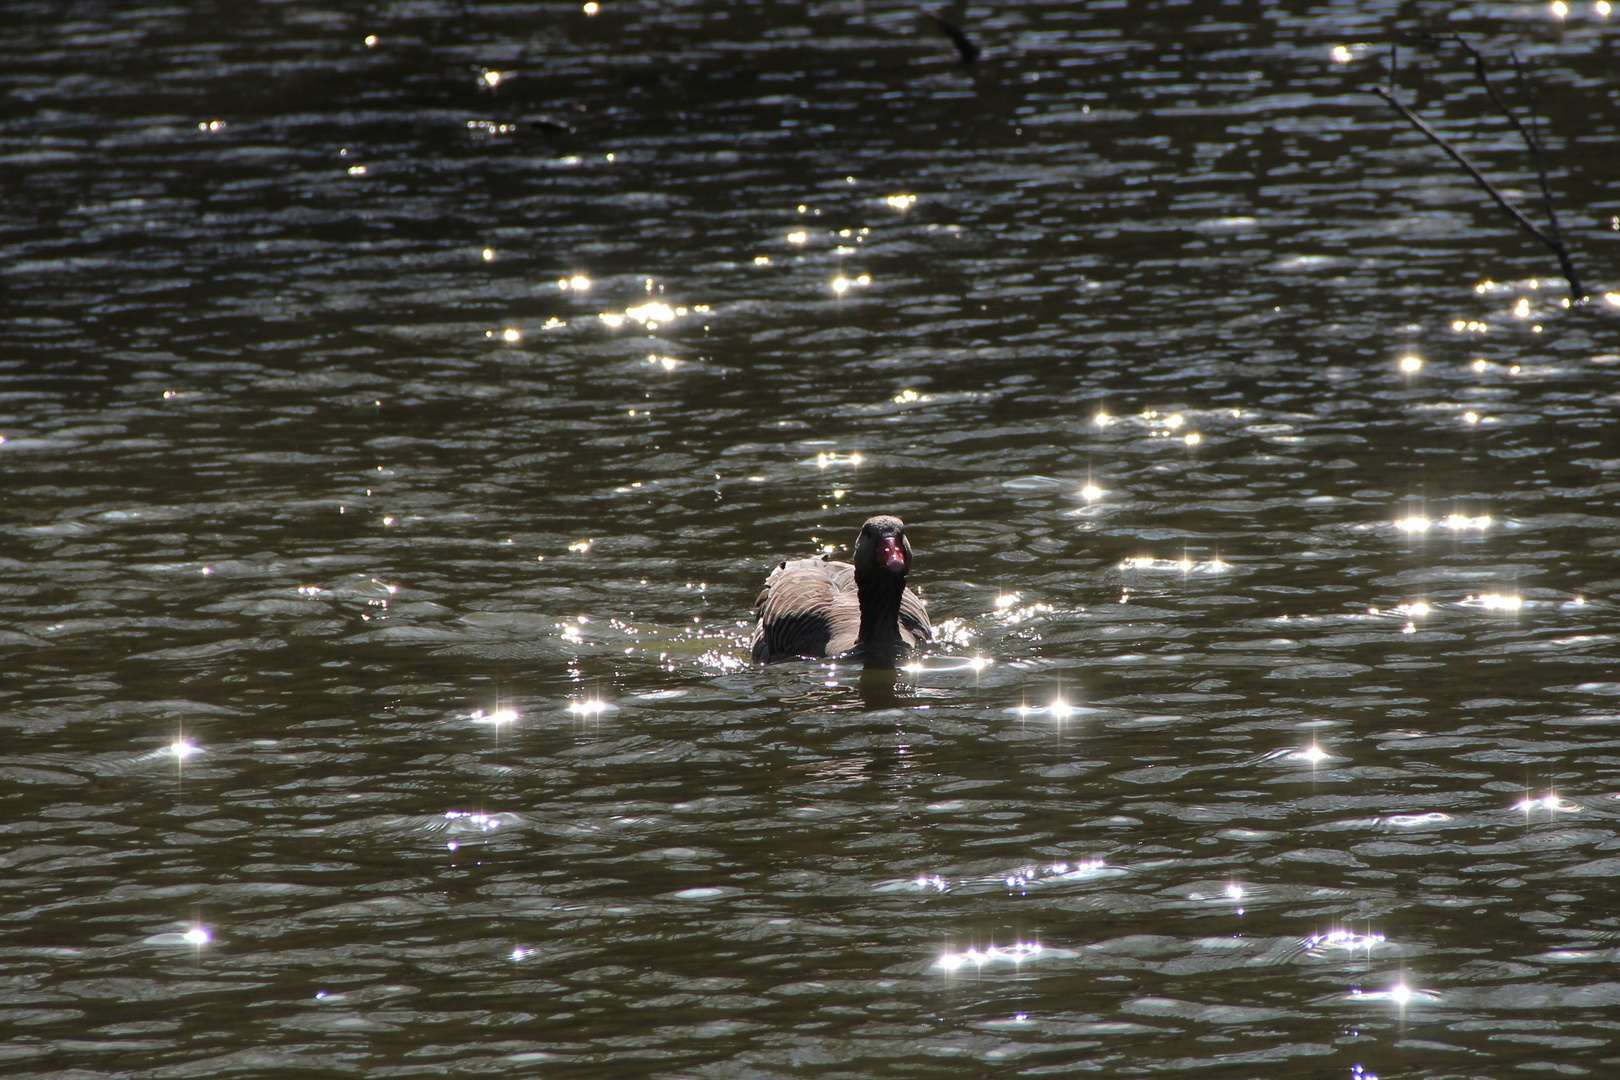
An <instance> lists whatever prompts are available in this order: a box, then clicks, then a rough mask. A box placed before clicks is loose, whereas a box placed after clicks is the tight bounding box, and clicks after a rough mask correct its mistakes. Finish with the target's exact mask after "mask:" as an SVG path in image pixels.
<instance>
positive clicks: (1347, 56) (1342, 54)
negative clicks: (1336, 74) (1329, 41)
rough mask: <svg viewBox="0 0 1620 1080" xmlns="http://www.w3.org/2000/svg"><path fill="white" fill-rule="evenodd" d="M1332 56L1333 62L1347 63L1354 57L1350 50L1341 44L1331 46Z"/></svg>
mask: <svg viewBox="0 0 1620 1080" xmlns="http://www.w3.org/2000/svg"><path fill="white" fill-rule="evenodd" d="M1332 56H1333V62H1334V63H1335V64H1348V63H1349V62H1350V61H1351V60H1353V59H1355V56H1354V55H1353V54H1352V53H1351V52H1350V50H1349V49H1347V48H1345V47H1344V46H1343V45H1335V46H1333V53H1332Z"/></svg>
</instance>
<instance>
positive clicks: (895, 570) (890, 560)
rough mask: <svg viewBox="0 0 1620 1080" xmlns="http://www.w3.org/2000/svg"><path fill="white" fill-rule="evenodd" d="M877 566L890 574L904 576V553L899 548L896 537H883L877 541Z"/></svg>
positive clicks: (898, 541) (903, 550)
mask: <svg viewBox="0 0 1620 1080" xmlns="http://www.w3.org/2000/svg"><path fill="white" fill-rule="evenodd" d="M877 557H878V565H879V566H881V567H883V569H885V570H887V571H888V572H889V573H891V574H904V573H905V572H906V553H905V549H903V548H902V547H901V546H900V540H899V538H898V537H893V536H885V537H884V538H883V539H881V540H879V541H878V547H877Z"/></svg>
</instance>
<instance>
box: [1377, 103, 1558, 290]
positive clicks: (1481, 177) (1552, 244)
mask: <svg viewBox="0 0 1620 1080" xmlns="http://www.w3.org/2000/svg"><path fill="white" fill-rule="evenodd" d="M1370 89H1371V91H1372V92H1373V93H1375V94H1377V95H1378V96H1379V97H1381V98H1383V99H1384V100H1385V101H1386V102H1388V103H1389V106H1390V108H1392V109H1394V110H1395V111H1396V112H1398V113H1400V114H1401V116H1402V117H1404V118H1405V119H1406V122H1407V123H1409V124H1411V125H1412V126H1413V127H1415V128H1417V129H1418V130H1419V131H1421V132H1422V133H1423V134H1424V135H1425V136H1426V137H1427V138H1428V140H1429V141H1430V142H1432V143H1434V145H1436V146H1438V147H1439V148H1440V149H1442V150H1444V151H1445V152H1446V154H1447V156H1449V157H1450V158H1451V160H1452V161H1455V162H1456V163H1457V164H1458V165H1459V166H1461V167H1462V170H1463V171H1464V172H1466V173H1467V174H1468V175H1469V176H1471V177H1473V178H1474V182H1475V183H1476V184H1478V185H1479V186H1480V187H1481V188H1483V189H1484V190H1485V194H1487V195H1489V196H1490V197H1491V199H1492V200H1494V201H1495V203H1496V205H1497V206H1500V207H1501V208H1502V210H1503V211H1504V212H1505V213H1506V214H1507V215H1508V216H1509V217H1511V218H1512V219H1513V220H1514V222H1515V223H1516V224H1517V225H1518V226H1519V228H1521V229H1523V230H1524V231H1525V232H1527V233H1529V234H1530V235H1531V236H1533V237H1535V238H1536V239H1537V240H1540V241H1541V242H1542V243H1543V244H1545V245H1546V246H1547V248H1548V250H1550V251H1551V252H1552V253H1553V254H1554V255H1556V256H1557V257H1558V265H1559V266H1560V267H1562V268H1563V271H1564V277H1565V278H1567V279H1568V281H1569V296H1570V299H1571V300H1577V299H1581V298H1584V297H1585V295H1586V294H1585V292H1583V291H1582V289H1581V283H1580V280H1579V278H1577V276H1576V274H1575V266H1574V264H1573V263H1571V262H1570V259H1569V251H1568V249H1567V248H1565V247H1564V245H1563V242H1562V241H1559V240H1555V239H1553V238H1552V237H1550V236H1548V235H1547V234H1546V233H1545V232H1543V231H1542V230H1541V227H1540V226H1538V225H1537V224H1536V223H1535V222H1533V221H1531V220H1530V219H1529V218H1527V217H1525V216H1524V213H1523V212H1522V211H1521V210H1520V209H1519V208H1518V207H1517V206H1514V205H1513V204H1512V203H1510V202H1508V200H1507V196H1506V195H1503V194H1502V192H1501V191H1500V190H1498V189H1497V187H1496V185H1495V184H1493V183H1491V182H1490V181H1489V180H1487V179H1485V174H1484V173H1482V172H1480V171H1479V169H1478V168H1477V167H1476V166H1475V165H1474V163H1473V162H1472V161H1469V160H1468V159H1467V158H1466V157H1464V156H1463V155H1462V152H1461V151H1460V150H1458V149H1457V148H1456V147H1454V146H1452V145H1451V144H1450V143H1448V142H1447V141H1446V140H1445V138H1444V137H1443V136H1442V135H1441V134H1440V133H1439V132H1437V131H1435V130H1434V129H1433V128H1432V127H1430V126H1429V125H1428V124H1425V123H1424V122H1423V120H1422V119H1421V118H1420V117H1419V116H1418V115H1417V114H1416V113H1414V112H1412V110H1411V109H1408V108H1407V107H1406V106H1405V105H1402V104H1401V103H1400V101H1399V100H1397V99H1396V97H1395V95H1394V94H1392V93H1391V92H1389V91H1388V90H1386V89H1384V88H1383V87H1382V86H1374V87H1371V88H1370Z"/></svg>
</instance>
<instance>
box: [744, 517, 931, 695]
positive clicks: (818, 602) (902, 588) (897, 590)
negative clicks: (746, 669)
mask: <svg viewBox="0 0 1620 1080" xmlns="http://www.w3.org/2000/svg"><path fill="white" fill-rule="evenodd" d="M909 569H911V544H910V542H909V541H907V540H906V526H905V523H904V522H903V521H901V520H900V519H899V518H897V517H893V516H891V515H888V514H880V515H878V516H877V517H874V518H870V519H868V521H867V522H866V524H865V525H862V526H861V534H860V536H858V537H856V539H855V555H854V560H853V565H851V564H850V563H842V562H832V561H830V560H828V559H826V558H819V559H794V560H792V561H791V562H785V563H783V564H781V565H780V566H778V567H777V568H776V569H775V570H772V571H771V576H770V577H769V578H767V579H766V580H765V588H764V590H763V591H761V592H760V594H759V599H758V600H757V601H756V602H755V604H754V610H755V612H756V613H757V614H758V615H759V626H758V627H757V628H755V630H754V641H753V649H754V661H755V662H756V663H760V664H771V663H775V662H776V661H778V660H798V659H821V658H825V657H848V658H849V659H852V660H860V661H862V662H863V663H864V664H865V665H866V666H867V667H869V668H892V667H894V666H895V664H896V663H897V662H898V661H900V660H902V659H904V658H905V657H906V656H907V655H909V654H910V653H911V652H913V651H914V650H916V649H918V648H919V647H921V646H922V644H923V643H924V642H926V641H930V640H932V638H933V632H932V631H931V630H930V629H929V626H928V609H927V608H926V607H924V606H923V602H922V600H921V598H919V597H918V596H917V594H916V593H914V592H912V591H911V590H910V589H908V588H906V571H907V570H909Z"/></svg>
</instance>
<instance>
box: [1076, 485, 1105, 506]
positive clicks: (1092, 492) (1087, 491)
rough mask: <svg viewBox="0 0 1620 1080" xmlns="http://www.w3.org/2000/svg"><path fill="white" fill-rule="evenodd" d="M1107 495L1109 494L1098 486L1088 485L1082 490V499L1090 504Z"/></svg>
mask: <svg viewBox="0 0 1620 1080" xmlns="http://www.w3.org/2000/svg"><path fill="white" fill-rule="evenodd" d="M1106 494H1108V493H1107V492H1106V491H1104V490H1103V489H1102V488H1100V487H1098V486H1097V485H1096V484H1087V485H1086V486H1085V487H1083V488H1081V489H1080V497H1081V498H1082V499H1084V500H1086V502H1088V503H1089V502H1096V501H1097V500H1098V499H1100V498H1102V497H1103V496H1104V495H1106Z"/></svg>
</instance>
